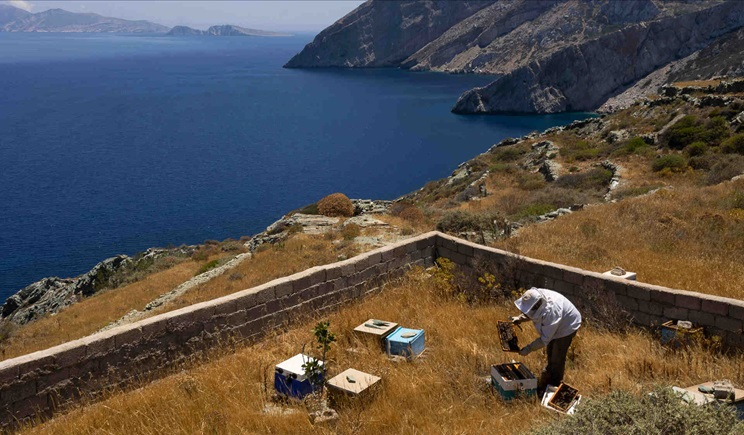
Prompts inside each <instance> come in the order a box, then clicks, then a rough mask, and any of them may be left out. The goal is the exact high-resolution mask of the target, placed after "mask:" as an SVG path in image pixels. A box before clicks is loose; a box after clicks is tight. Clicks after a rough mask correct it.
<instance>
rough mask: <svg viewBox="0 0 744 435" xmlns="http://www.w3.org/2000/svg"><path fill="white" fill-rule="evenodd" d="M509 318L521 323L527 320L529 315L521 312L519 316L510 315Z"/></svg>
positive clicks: (515, 322)
mask: <svg viewBox="0 0 744 435" xmlns="http://www.w3.org/2000/svg"><path fill="white" fill-rule="evenodd" d="M509 320H511V322H512V323H513V324H515V325H519V324H520V323H522V322H525V321H527V316H525V315H524V314H520V315H519V316H514V317H510V318H509Z"/></svg>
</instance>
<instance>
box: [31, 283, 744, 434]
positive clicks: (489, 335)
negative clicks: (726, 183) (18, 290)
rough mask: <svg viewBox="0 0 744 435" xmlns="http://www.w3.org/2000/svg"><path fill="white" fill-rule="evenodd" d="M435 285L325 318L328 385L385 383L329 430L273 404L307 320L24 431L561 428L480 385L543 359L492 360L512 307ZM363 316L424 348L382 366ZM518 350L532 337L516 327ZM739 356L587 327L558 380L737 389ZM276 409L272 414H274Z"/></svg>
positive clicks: (523, 403) (395, 290)
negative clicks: (349, 377)
mask: <svg viewBox="0 0 744 435" xmlns="http://www.w3.org/2000/svg"><path fill="white" fill-rule="evenodd" d="M432 288H433V283H432V279H431V278H429V277H428V275H427V274H425V273H423V272H422V271H421V270H414V271H412V272H411V273H409V274H408V276H407V277H406V278H405V279H404V280H403V281H402V282H401V283H399V284H396V285H392V286H391V287H389V288H387V289H385V290H384V291H383V292H381V293H379V294H377V295H375V296H372V297H369V298H367V299H365V300H364V301H362V302H359V303H356V304H353V305H350V306H348V307H346V308H344V309H343V310H341V311H340V312H337V313H333V314H331V315H330V316H328V317H325V318H324V319H328V320H330V329H331V330H332V331H334V332H335V333H336V334H337V338H338V341H337V343H335V344H334V345H333V346H332V350H331V352H330V360H329V370H330V373H329V374H330V376H333V375H335V374H337V373H340V372H341V371H343V370H345V369H346V368H349V367H352V368H355V369H357V370H361V371H363V372H367V373H371V374H374V375H377V376H380V377H382V384H381V388H380V390H379V391H378V393H377V395H376V396H375V397H374V398H373V400H371V401H370V402H368V403H367V404H366V405H365V404H355V405H351V406H349V407H346V408H341V409H339V414H340V418H339V419H338V420H337V421H334V422H330V423H325V424H318V425H313V424H311V423H310V420H309V418H308V413H307V410H306V408H305V406H304V405H302V404H294V405H281V404H278V405H277V404H274V403H273V402H272V397H273V384H272V382H273V367H274V365H275V364H277V363H279V362H281V361H283V360H284V359H286V358H289V357H291V356H293V355H295V354H297V353H299V352H300V351H301V349H302V345H303V344H308V349H309V346H310V345H311V343H312V339H313V337H312V333H311V329H312V327H313V325H314V324H315V322H317V321H319V320H321V318H316V319H314V320H313V321H312V322H310V321H308V322H303V323H302V324H301V325H300V326H296V327H292V328H291V329H289V330H288V331H286V332H283V333H279V334H276V335H273V336H271V337H269V338H267V339H265V340H264V341H263V342H261V343H258V344H255V345H252V346H247V347H241V346H239V345H238V346H236V347H235V348H234V349H231V348H230V347H229V346H228V347H225V348H224V349H222V350H221V351H220V352H221V354H222V356H215V357H214V358H213V360H211V361H209V362H207V363H206V364H203V365H200V366H198V367H195V368H192V369H187V370H183V371H181V372H179V373H177V374H173V375H171V376H169V377H167V378H164V379H162V380H160V381H156V382H153V383H152V384H149V385H146V386H144V387H142V388H140V389H136V390H133V391H128V392H122V393H119V394H114V395H112V396H111V397H110V398H108V399H106V400H103V401H101V402H98V403H94V404H90V405H88V406H85V407H81V408H79V409H76V410H73V411H71V412H69V413H68V414H66V415H62V416H60V417H57V418H56V419H54V420H52V421H50V422H47V423H45V424H42V425H40V426H37V427H34V428H27V430H26V431H25V433H31V432H33V433H35V434H76V435H77V434H94V433H96V434H99V433H106V434H125V435H130V434H134V433H137V434H140V433H142V434H194V433H214V434H253V433H255V434H258V433H261V434H265V433H276V434H285V433H292V434H304V433H307V434H316V433H321V434H335V433H340V434H352V433H353V434H371V435H379V434H383V433H384V434H389V433H392V434H413V433H418V434H430V433H437V434H454V433H458V434H462V433H467V434H479V433H483V434H500V433H503V434H506V433H519V432H523V431H526V430H529V429H531V428H535V427H537V426H539V425H541V424H544V423H546V422H548V421H551V420H553V419H555V418H559V417H558V415H557V414H554V413H552V412H551V411H548V410H545V409H543V408H541V407H540V406H539V405H538V404H537V403H536V402H534V401H531V400H518V401H515V402H513V403H505V402H503V401H502V400H501V399H500V397H499V396H498V395H496V394H495V393H494V391H493V390H492V389H490V388H489V387H487V385H486V378H487V377H488V375H489V370H490V365H491V364H500V363H504V362H508V361H510V360H511V359H513V358H514V359H517V360H522V361H523V362H524V363H525V364H526V365H527V366H528V367H529V368H531V369H532V371H533V372H536V373H538V372H539V371H540V369H541V368H542V366H543V365H544V363H545V359H544V358H545V357H544V355H543V353H542V352H535V353H533V354H531V355H529V356H527V357H520V356H519V355H516V354H506V353H503V352H502V351H501V350H500V345H499V343H498V338H497V334H496V333H495V322H496V321H497V320H504V319H506V318H507V316H509V315H514V314H515V313H516V308H514V306H513V305H512V304H511V302H510V301H505V302H504V303H502V304H496V305H487V306H475V307H473V306H469V305H467V304H464V303H460V302H457V301H456V300H455V299H453V298H451V297H445V296H443V295H441V293H438V292H434V291H432ZM369 318H379V319H385V320H390V321H396V322H398V323H400V324H402V325H404V326H406V327H412V328H423V329H425V331H426V345H427V349H426V351H425V353H424V354H423V356H421V357H420V358H418V359H416V360H414V361H413V362H410V363H406V362H394V361H391V360H389V359H388V358H387V357H386V356H385V355H384V354H383V353H382V351H381V349H380V348H379V347H378V346H377V345H375V344H374V343H370V342H367V341H365V340H360V339H359V337H357V336H355V335H354V334H353V332H352V329H353V328H354V327H355V326H357V325H358V324H360V323H361V322H364V321H365V320H367V319H369ZM525 326H526V328H525V331H524V332H523V333H522V332H519V335H520V342H521V343H526V342H528V341H531V340H532V339H533V338H534V337H535V332H534V328H532V327H531V326H530V325H525ZM743 369H744V367H743V363H742V358H741V357H740V356H739V357H727V356H722V355H720V354H715V353H711V352H709V351H704V350H701V349H697V348H696V349H692V350H686V351H677V352H675V351H670V350H667V349H664V348H662V347H661V346H660V345H659V344H658V341H657V339H656V338H655V337H653V336H652V335H651V334H648V333H645V332H640V331H634V332H631V333H629V334H626V335H620V334H612V333H607V332H601V331H599V330H597V329H594V328H592V326H591V325H586V326H584V327H583V328H582V329H581V330H580V332H579V335H578V336H577V338H576V340H575V341H574V345H573V346H572V350H571V351H570V353H569V358H568V365H567V373H566V381H567V382H568V383H570V384H571V385H573V386H575V387H577V388H578V389H579V390H580V392H581V393H583V394H584V395H585V396H589V397H596V396H598V395H601V394H603V393H606V392H608V391H610V390H611V389H624V390H628V391H632V392H636V393H638V394H641V393H642V392H643V391H645V389H646V388H650V387H652V386H655V385H657V384H665V385H669V384H674V385H680V386H687V385H692V384H695V383H698V382H702V381H707V380H710V379H722V378H727V379H731V380H732V381H733V382H734V383H735V384H738V385H741V384H742V383H743V382H744V370H743ZM277 410H278V411H277Z"/></svg>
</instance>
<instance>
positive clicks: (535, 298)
mask: <svg viewBox="0 0 744 435" xmlns="http://www.w3.org/2000/svg"><path fill="white" fill-rule="evenodd" d="M542 299H543V297H542V295H541V294H540V292H539V291H538V290H537V288H536V287H532V288H531V289H529V290H527V291H526V292H524V294H523V295H522V297H521V298H519V299H517V300H516V301H514V305H516V306H517V308H518V309H519V311H521V312H523V313H524V314H528V313H529V312H530V310H532V309H533V308H536V307H537V305H536V304H537V303H538V302H541V301H542Z"/></svg>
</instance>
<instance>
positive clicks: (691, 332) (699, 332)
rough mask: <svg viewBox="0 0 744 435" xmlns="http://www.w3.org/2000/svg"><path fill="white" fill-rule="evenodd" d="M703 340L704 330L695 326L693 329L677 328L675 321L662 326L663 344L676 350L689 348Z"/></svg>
mask: <svg viewBox="0 0 744 435" xmlns="http://www.w3.org/2000/svg"><path fill="white" fill-rule="evenodd" d="M702 338H703V328H702V327H700V326H695V325H693V327H692V328H682V327H679V326H677V324H676V322H675V321H674V320H670V321H668V322H665V323H663V324H662V325H661V344H663V345H665V346H671V347H675V348H679V347H684V346H688V345H690V344H692V343H694V342H695V341H696V340H700V339H702Z"/></svg>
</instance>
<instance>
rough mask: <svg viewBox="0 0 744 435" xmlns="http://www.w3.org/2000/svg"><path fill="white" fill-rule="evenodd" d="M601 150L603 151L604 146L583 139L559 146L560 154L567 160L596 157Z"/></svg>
mask: <svg viewBox="0 0 744 435" xmlns="http://www.w3.org/2000/svg"><path fill="white" fill-rule="evenodd" d="M603 151H605V147H602V148H600V147H599V146H598V145H596V144H591V143H589V142H587V141H585V140H580V141H578V142H573V143H568V144H564V145H562V146H561V155H562V156H563V157H564V158H565V159H566V161H568V162H573V161H575V160H578V161H583V160H591V159H594V158H597V157H598V156H599V155H600V154H601V153H602V152H603Z"/></svg>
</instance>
